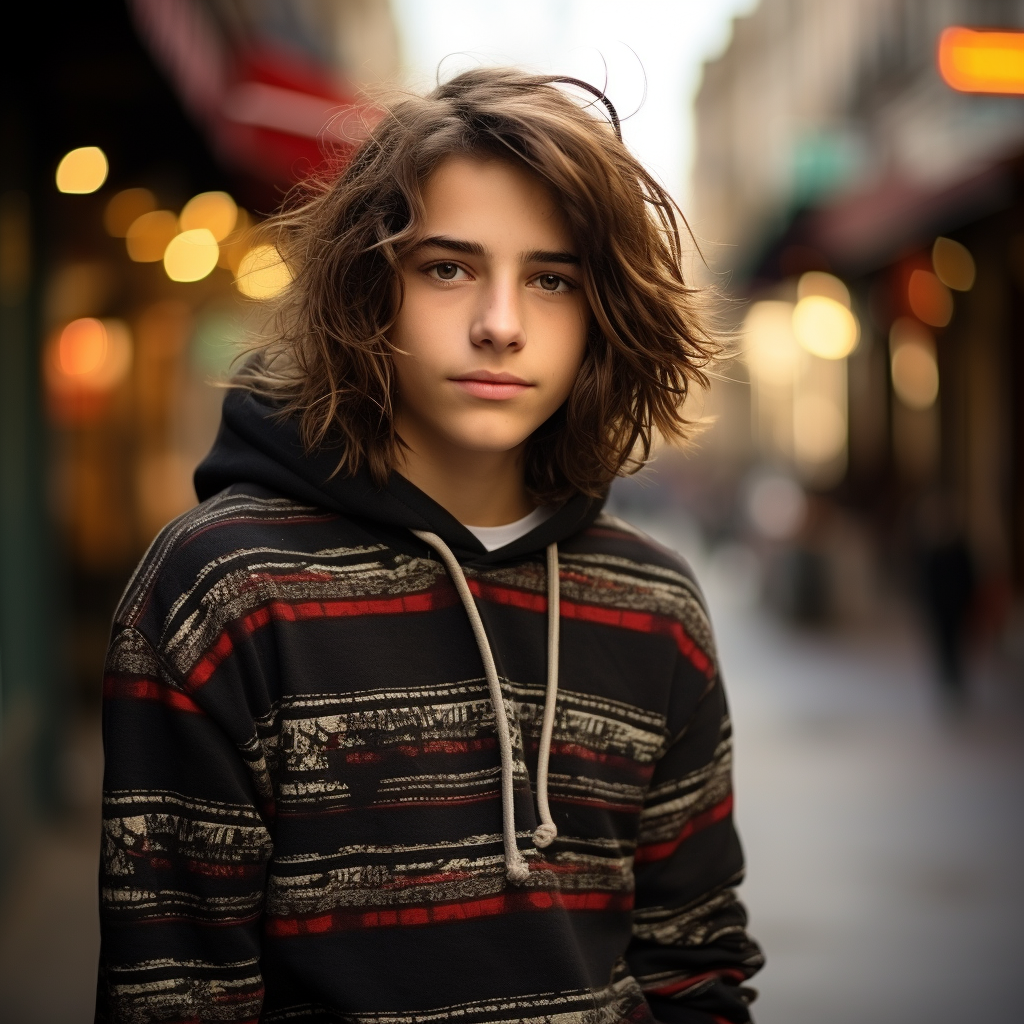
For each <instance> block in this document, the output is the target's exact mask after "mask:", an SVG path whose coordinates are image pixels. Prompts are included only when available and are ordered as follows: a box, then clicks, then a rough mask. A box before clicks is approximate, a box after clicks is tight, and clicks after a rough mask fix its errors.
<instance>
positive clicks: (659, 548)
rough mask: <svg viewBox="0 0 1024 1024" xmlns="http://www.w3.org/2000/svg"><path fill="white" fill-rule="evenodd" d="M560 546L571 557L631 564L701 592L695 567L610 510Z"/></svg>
mask: <svg viewBox="0 0 1024 1024" xmlns="http://www.w3.org/2000/svg"><path fill="white" fill-rule="evenodd" d="M561 547H562V549H563V550H564V552H565V553H566V554H567V555H569V556H571V557H578V558H584V559H586V558H588V557H590V558H593V559H600V560H602V561H605V562H608V563H609V564H613V563H618V564H620V565H621V566H622V567H623V568H624V569H625V568H627V567H631V568H632V570H633V571H634V572H637V573H640V574H646V575H651V576H656V577H660V578H663V579H666V580H670V579H676V580H677V581H678V583H679V584H680V585H682V586H685V587H686V588H687V589H689V590H692V591H693V592H694V593H695V594H697V595H698V596H699V594H700V588H699V586H698V584H697V579H696V576H695V575H694V572H693V569H692V568H691V567H690V564H689V562H687V561H686V559H685V558H683V557H682V555H680V554H679V553H678V552H676V551H673V550H672V549H671V548H668V547H666V546H665V545H664V544H661V543H659V542H658V541H656V540H655V539H654V538H653V537H651V536H649V535H648V534H646V533H644V532H643V531H642V530H639V529H637V527H635V526H633V525H632V523H628V522H626V520H624V519H619V518H618V517H617V516H613V515H609V514H608V513H607V512H602V513H601V515H599V516H598V517H597V519H595V520H594V522H593V523H592V524H591V525H590V526H589V527H587V529H586V530H583V531H582V532H581V533H579V534H577V536H576V537H574V538H573V539H572V541H570V542H569V543H568V544H566V545H564V546H561Z"/></svg>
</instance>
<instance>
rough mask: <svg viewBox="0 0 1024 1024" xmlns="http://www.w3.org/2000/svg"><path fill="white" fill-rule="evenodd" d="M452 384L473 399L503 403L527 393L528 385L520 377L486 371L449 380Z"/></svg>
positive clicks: (529, 385)
mask: <svg viewBox="0 0 1024 1024" xmlns="http://www.w3.org/2000/svg"><path fill="white" fill-rule="evenodd" d="M450 379H451V381H452V383H453V384H455V385H457V386H458V387H460V388H462V390H463V391H466V392H468V393H469V394H471V395H473V396H474V397H475V398H488V399H491V400H492V401H503V400H505V399H509V398H515V397H516V396H517V395H521V394H523V392H525V391H528V390H529V389H530V388H531V387H533V385H532V384H528V383H527V382H526V381H525V380H523V379H522V378H521V377H516V376H515V375H514V374H511V373H491V372H489V371H488V370H476V371H474V372H473V373H467V374H465V375H464V376H462V377H452V378H450Z"/></svg>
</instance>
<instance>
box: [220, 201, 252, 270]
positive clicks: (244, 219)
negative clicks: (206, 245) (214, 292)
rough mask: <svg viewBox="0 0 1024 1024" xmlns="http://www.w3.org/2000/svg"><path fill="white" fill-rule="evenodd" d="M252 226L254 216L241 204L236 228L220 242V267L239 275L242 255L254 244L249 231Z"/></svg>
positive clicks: (236, 219)
mask: <svg viewBox="0 0 1024 1024" xmlns="http://www.w3.org/2000/svg"><path fill="white" fill-rule="evenodd" d="M251 227H252V218H251V217H250V216H249V214H248V213H247V212H246V211H245V210H244V209H243V208H242V207H241V206H240V207H238V216H237V217H236V218H235V229H234V231H232V232H231V234H230V235H228V237H227V238H225V239H224V240H223V241H222V242H221V244H220V259H219V260H218V261H217V266H218V267H224V269H225V270H230V271H231V273H232V274H233V275H236V276H237V274H238V268H239V266H240V265H241V263H242V257H243V256H244V255H245V254H246V253H247V252H248V251H249V249H250V248H251V246H252V237H251V235H250V233H249V231H250V228H251Z"/></svg>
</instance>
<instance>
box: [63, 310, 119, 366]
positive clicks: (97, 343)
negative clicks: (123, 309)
mask: <svg viewBox="0 0 1024 1024" xmlns="http://www.w3.org/2000/svg"><path fill="white" fill-rule="evenodd" d="M57 358H58V361H59V363H60V368H61V371H62V372H63V373H66V374H67V375H68V376H69V377H87V376H89V375H90V374H93V373H95V372H96V371H97V370H98V369H99V368H100V367H101V366H102V365H103V363H104V361H105V360H106V358H107V329H106V327H104V326H103V324H102V323H101V322H100V321H99V320H96V319H94V318H93V317H91V316H89V317H83V318H82V319H81V320H72V321H71V323H69V324H68V325H67V327H65V328H64V330H63V331H62V332H61V335H60V342H59V345H58V349H57Z"/></svg>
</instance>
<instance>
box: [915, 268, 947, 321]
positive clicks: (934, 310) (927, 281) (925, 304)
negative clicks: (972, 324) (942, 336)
mask: <svg viewBox="0 0 1024 1024" xmlns="http://www.w3.org/2000/svg"><path fill="white" fill-rule="evenodd" d="M907 298H908V299H909V301H910V308H911V309H912V310H913V311H914V315H915V316H916V317H917V318H918V320H922V321H924V323H926V324H928V325H929V326H931V327H945V326H946V324H948V323H949V321H950V320H951V319H952V317H953V296H952V295H951V294H950V291H949V289H948V288H947V287H946V286H945V285H944V284H943V283H942V282H941V281H940V280H939V279H938V278H937V277H936V276H935V275H934V274H933V273H932V272H931V271H930V270H915V271H914V272H913V273H912V274H911V275H910V281H909V283H908V285H907Z"/></svg>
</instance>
